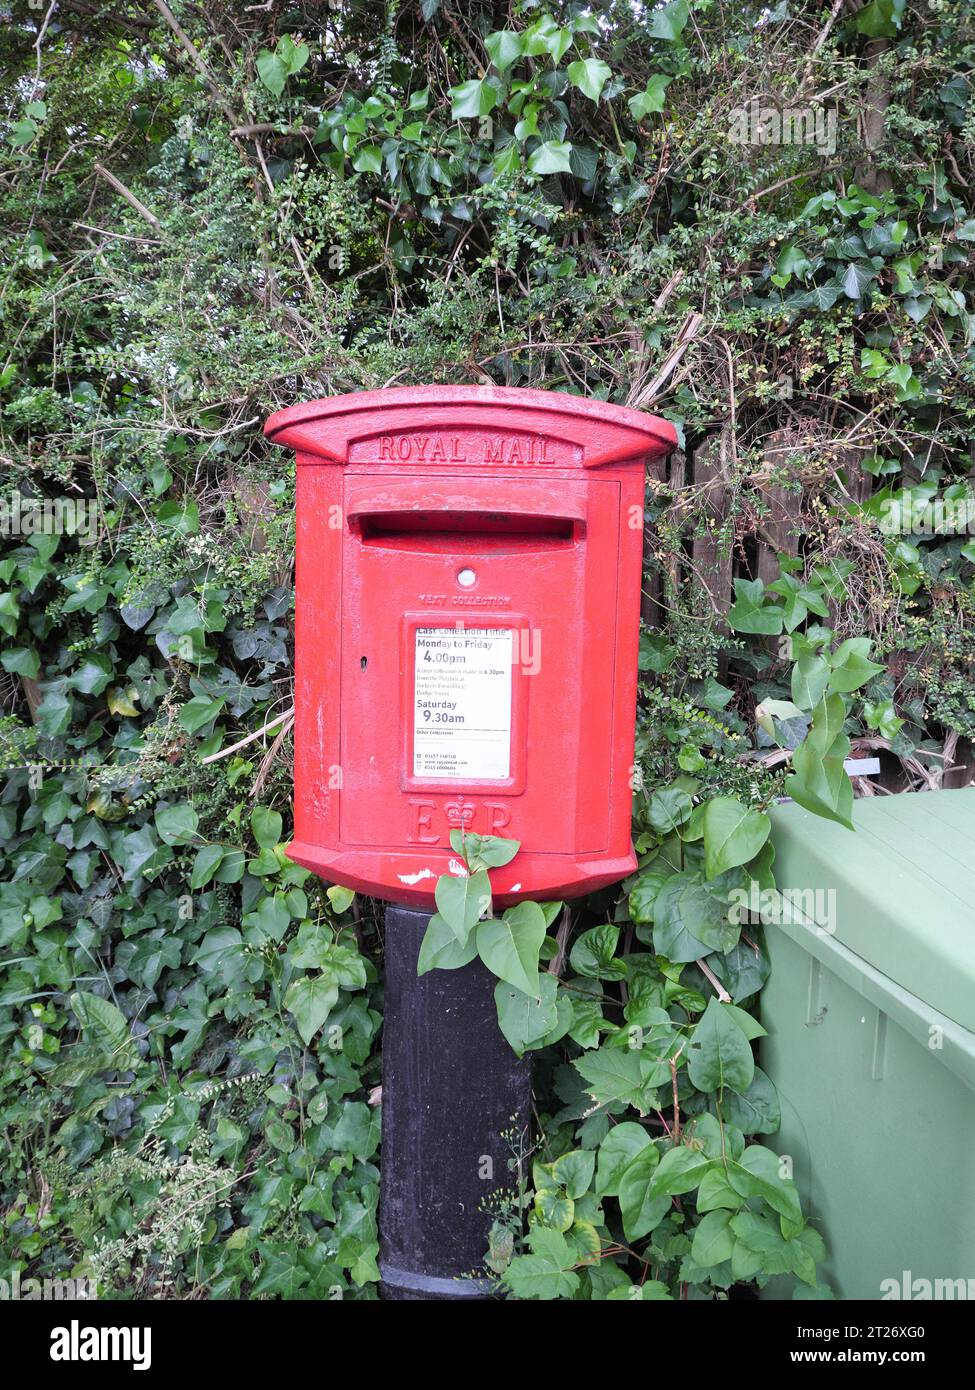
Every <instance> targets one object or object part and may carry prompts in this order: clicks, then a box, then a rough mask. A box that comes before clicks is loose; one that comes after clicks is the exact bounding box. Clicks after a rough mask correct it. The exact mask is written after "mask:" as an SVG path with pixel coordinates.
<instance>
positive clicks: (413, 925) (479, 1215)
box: [379, 905, 531, 1300]
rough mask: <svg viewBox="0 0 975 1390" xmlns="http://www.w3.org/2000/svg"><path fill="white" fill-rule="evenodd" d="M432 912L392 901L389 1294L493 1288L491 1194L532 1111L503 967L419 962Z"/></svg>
mask: <svg viewBox="0 0 975 1390" xmlns="http://www.w3.org/2000/svg"><path fill="white" fill-rule="evenodd" d="M429 920H430V914H429V913H428V912H426V911H424V910H423V909H421V908H414V907H399V906H396V905H390V906H388V907H387V908H386V1005H385V1015H384V1020H383V1110H382V1163H381V1170H380V1171H381V1179H380V1202H379V1251H380V1254H379V1267H380V1271H381V1273H382V1283H381V1285H380V1294H381V1296H382V1297H383V1298H384V1299H399V1300H406V1299H471V1298H473V1299H479V1298H480V1299H483V1298H486V1297H489V1296H490V1292H491V1289H490V1285H489V1284H488V1283H487V1281H485V1280H474V1279H465V1278H463V1277H462V1276H464V1275H469V1274H470V1273H471V1271H476V1270H479V1269H481V1268H482V1265H483V1260H484V1255H485V1253H486V1251H487V1240H488V1230H489V1228H490V1226H491V1222H492V1219H493V1217H492V1215H491V1214H490V1213H489V1212H484V1211H482V1210H481V1203H482V1201H483V1199H484V1198H485V1197H486V1196H487V1195H488V1194H489V1193H491V1192H494V1191H497V1189H499V1188H503V1187H511V1186H513V1185H514V1184H513V1178H512V1174H511V1173H510V1171H509V1168H508V1161H509V1159H510V1158H511V1151H510V1149H509V1148H508V1146H507V1145H506V1144H505V1142H504V1140H503V1139H502V1138H501V1134H502V1132H503V1131H505V1130H509V1129H511V1128H512V1127H517V1128H518V1129H519V1130H521V1129H523V1128H525V1127H526V1126H527V1125H528V1123H529V1118H530V1114H531V1062H530V1060H529V1058H528V1057H527V1056H526V1057H524V1058H522V1059H519V1058H518V1057H516V1056H515V1054H514V1052H512V1050H511V1047H510V1046H509V1044H508V1043H507V1041H506V1040H505V1038H504V1037H503V1035H502V1033H501V1031H500V1029H499V1028H498V1019H497V1009H496V1007H495V1002H494V989H495V985H496V984H497V980H496V979H495V977H494V976H493V975H492V974H491V973H490V972H489V971H488V970H486V969H485V968H484V966H483V965H482V964H481V962H480V961H479V960H473V961H472V962H471V963H470V964H469V965H466V966H463V967H462V968H461V969H460V970H431V971H430V972H429V973H428V974H426V975H422V976H420V977H419V978H418V977H417V973H416V965H417V957H418V954H419V950H420V943H421V941H422V940H423V934H424V932H425V931H426V928H427V923H428V922H429Z"/></svg>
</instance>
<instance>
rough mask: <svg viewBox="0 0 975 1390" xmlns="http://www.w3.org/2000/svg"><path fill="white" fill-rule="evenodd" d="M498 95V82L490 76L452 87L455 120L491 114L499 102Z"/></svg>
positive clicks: (451, 94)
mask: <svg viewBox="0 0 975 1390" xmlns="http://www.w3.org/2000/svg"><path fill="white" fill-rule="evenodd" d="M498 96H499V88H498V84H497V82H494V81H492V80H491V79H490V78H485V79H483V80H481V81H477V80H476V79H475V80H474V81H472V82H462V83H461V84H460V86H459V87H451V89H450V100H451V110H450V114H451V116H452V117H453V119H454V120H455V121H462V120H468V119H470V118H472V117H473V118H474V119H477V118H478V117H480V116H489V115H490V114H491V112H492V111H493V110H494V108H495V107H496V106H497V104H498Z"/></svg>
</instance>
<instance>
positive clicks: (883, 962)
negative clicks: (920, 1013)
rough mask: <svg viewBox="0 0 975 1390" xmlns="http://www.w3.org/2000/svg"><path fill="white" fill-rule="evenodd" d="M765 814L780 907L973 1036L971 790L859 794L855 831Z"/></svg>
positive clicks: (790, 807) (974, 833)
mask: <svg viewBox="0 0 975 1390" xmlns="http://www.w3.org/2000/svg"><path fill="white" fill-rule="evenodd" d="M771 815H772V840H773V843H774V845H775V883H776V888H777V890H778V893H779V895H780V897H781V898H782V899H784V903H783V908H784V910H786V911H788V910H792V911H793V916H794V918H795V919H796V920H799V919H800V918H805V919H807V920H808V919H809V918H810V917H813V918H815V921H816V923H817V924H818V926H819V927H820V928H821V929H822V933H823V934H824V935H833V934H834V933H835V939H836V940H838V941H840V942H842V943H843V945H844V946H846V947H848V948H849V949H850V950H851V951H854V952H855V953H856V954H857V955H858V956H860V957H862V958H863V959H864V960H866V961H868V962H869V963H870V964H871V965H873V966H874V967H875V968H876V969H877V970H880V971H882V972H883V973H884V974H885V975H887V976H889V977H890V978H891V979H892V980H895V981H896V982H897V983H898V984H899V985H901V986H902V987H903V988H904V989H907V990H909V991H910V992H911V993H912V994H914V995H915V996H916V997H917V998H919V999H921V1000H923V1001H924V1003H926V1004H927V1005H929V1006H930V1007H931V1008H932V1009H936V1010H938V1012H939V1013H942V1014H945V1015H946V1016H947V1017H948V1018H950V1019H953V1020H954V1022H955V1023H958V1024H960V1025H961V1026H962V1027H964V1028H967V1029H969V1030H970V1031H972V1032H973V1033H975V788H965V789H963V790H959V791H939V792H918V793H905V794H903V795H898V796H878V797H865V798H862V799H861V800H859V801H856V802H855V803H854V809H853V822H854V825H855V826H856V830H855V831H849V830H846V829H844V827H843V826H841V825H837V824H835V822H833V821H827V820H822V819H821V818H820V817H819V816H814V815H811V814H810V813H809V812H808V811H804V810H803V809H802V807H801V806H797V805H795V804H792V803H790V804H785V805H781V806H776V807H774V808H773V810H772V813H771ZM769 930H774V927H770V928H769Z"/></svg>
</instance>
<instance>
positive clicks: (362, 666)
mask: <svg viewBox="0 0 975 1390" xmlns="http://www.w3.org/2000/svg"><path fill="white" fill-rule="evenodd" d="M368 665H369V661H368V659H367V658H366V657H364V656H360V657H359V670H360V671H364V670H365V669H366V667H367V666H368Z"/></svg>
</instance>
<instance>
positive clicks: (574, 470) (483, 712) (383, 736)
mask: <svg viewBox="0 0 975 1390" xmlns="http://www.w3.org/2000/svg"><path fill="white" fill-rule="evenodd" d="M266 433H267V435H268V437H269V438H270V439H272V440H274V441H275V442H277V443H279V444H284V445H288V446H290V447H291V448H293V449H295V450H296V452H297V464H298V469H297V473H298V493H297V498H298V500H297V510H298V518H297V616H296V664H297V672H296V691H295V839H294V841H293V842H292V844H291V846H290V849H289V854H290V855H291V857H292V859H294V860H296V861H297V862H298V863H299V864H303V865H305V866H306V867H308V868H310V869H314V870H315V871H316V872H317V873H319V874H321V875H322V876H323V877H325V878H327V879H329V880H330V881H331V882H334V883H340V884H344V885H346V886H348V887H350V888H355V889H358V890H360V891H363V892H366V893H371V894H374V895H376V896H378V897H380V898H385V899H388V900H392V901H396V902H401V903H407V904H416V905H420V906H432V904H433V891H434V887H435V884H436V880H437V878H438V877H439V876H440V875H441V874H443V873H446V872H449V871H451V869H455V870H456V869H457V868H458V867H459V866H458V864H457V860H456V855H455V854H454V853H453V851H452V850H451V847H450V832H451V830H454V829H463V830H465V831H473V832H478V833H481V834H493V835H502V836H505V837H510V838H514V839H518V840H520V841H521V844H522V848H521V851H520V852H519V853H518V855H517V856H516V857H515V859H514V860H513V861H512V862H511V863H510V864H509V865H507V866H506V867H504V868H500V869H497V870H495V871H493V872H492V882H493V885H494V890H495V898H496V900H497V901H498V902H500V903H502V904H503V903H505V902H511V901H515V900H517V899H520V898H536V899H546V898H557V897H573V896H578V895H579V894H581V893H585V892H589V891H591V890H592V889H594V888H597V887H601V886H603V885H605V884H607V883H611V882H613V881H614V880H616V879H619V878H622V877H623V876H624V875H625V874H627V873H629V872H630V871H631V870H632V869H633V868H634V857H633V851H632V846H631V843H630V808H631V786H632V780H631V779H632V764H633V739H634V715H635V703H636V685H637V648H638V639H639V610H640V587H641V564H642V541H643V510H642V508H643V501H644V477H645V468H646V465H647V464H648V462H649V463H650V464H651V465H654V464H655V465H657V466H658V467H659V466H660V464H661V462H662V460H663V458H664V457H665V455H666V454H667V453H668V452H669V451H670V450H671V449H672V448H673V447H674V445H675V443H676V437H675V434H674V430H673V427H672V426H671V425H669V424H668V423H667V422H666V421H663V420H659V419H655V418H654V417H652V416H648V415H642V414H640V413H638V412H637V411H633V410H626V409H623V408H621V407H619V406H612V405H606V404H604V403H602V402H598V401H597V402H593V401H586V400H583V399H581V398H579V397H575V396H567V395H563V394H558V393H555V392H544V391H529V390H517V389H511V390H509V389H499V388H490V387H484V388H482V387H474V386H450V387H440V386H427V387H419V388H412V387H408V388H394V389H392V390H386V391H374V392H365V393H361V394H357V395H349V396H338V397H334V398H331V399H328V400H320V401H312V402H310V403H308V404H305V405H299V406H295V407H294V408H292V409H289V410H283V411H280V412H278V413H277V414H276V415H273V416H272V417H271V419H270V420H269V421H268V422H267V426H266Z"/></svg>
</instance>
